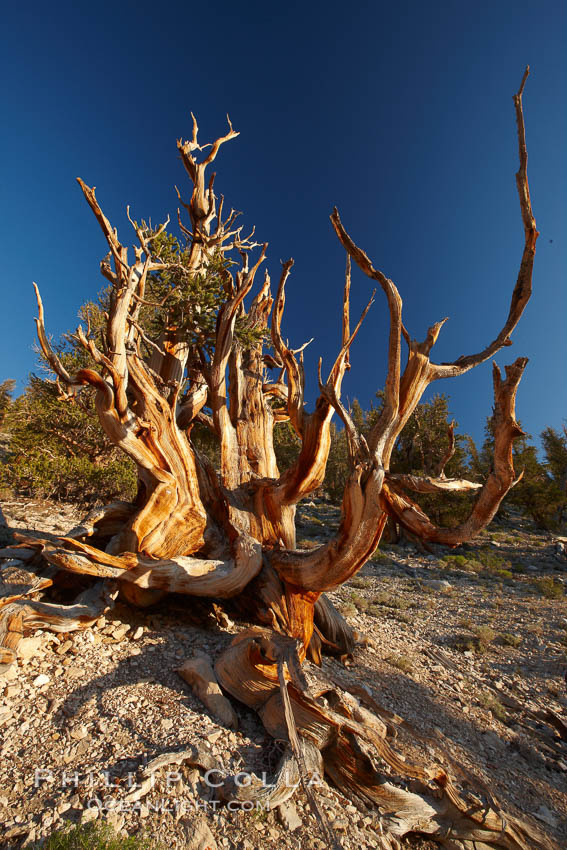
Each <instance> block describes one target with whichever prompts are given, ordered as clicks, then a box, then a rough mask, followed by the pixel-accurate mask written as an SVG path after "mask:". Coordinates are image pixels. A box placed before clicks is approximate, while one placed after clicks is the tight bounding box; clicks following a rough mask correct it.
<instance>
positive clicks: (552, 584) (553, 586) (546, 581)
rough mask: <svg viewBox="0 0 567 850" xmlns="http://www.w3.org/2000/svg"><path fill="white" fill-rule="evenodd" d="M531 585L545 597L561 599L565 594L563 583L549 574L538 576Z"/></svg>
mask: <svg viewBox="0 0 567 850" xmlns="http://www.w3.org/2000/svg"><path fill="white" fill-rule="evenodd" d="M533 585H534V587H535V588H537V590H539V592H540V593H541V595H542V596H545V598H546V599H561V597H562V596H564V595H565V588H564V587H563V584H562V583H561V582H560V581H558V580H557V579H554V578H551V576H544V577H543V578H538V579H536V580H535V581H534V582H533Z"/></svg>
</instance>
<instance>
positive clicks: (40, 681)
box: [33, 673, 51, 688]
mask: <svg viewBox="0 0 567 850" xmlns="http://www.w3.org/2000/svg"><path fill="white" fill-rule="evenodd" d="M50 681H51V679H50V678H49V676H47V675H46V674H45V673H40V674H39V676H36V677H35V679H34V680H33V686H34V687H35V688H41V687H42V686H43V685H48V684H49V683H50Z"/></svg>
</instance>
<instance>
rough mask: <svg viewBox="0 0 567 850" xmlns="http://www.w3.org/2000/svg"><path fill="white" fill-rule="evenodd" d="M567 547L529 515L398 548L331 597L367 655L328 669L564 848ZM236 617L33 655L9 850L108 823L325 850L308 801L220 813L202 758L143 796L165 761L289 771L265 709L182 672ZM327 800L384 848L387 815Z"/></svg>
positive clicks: (1, 761) (24, 658)
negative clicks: (218, 696) (230, 714)
mask: <svg viewBox="0 0 567 850" xmlns="http://www.w3.org/2000/svg"><path fill="white" fill-rule="evenodd" d="M2 507H3V511H4V514H5V516H6V519H7V521H8V524H9V525H10V526H11V527H12V528H19V529H28V530H29V529H37V530H38V531H41V532H51V533H54V534H61V533H64V532H65V531H66V530H68V529H69V528H70V527H71V526H72V525H73V524H75V523H76V521H77V520H78V519H79V518H80V514H79V512H77V510H76V509H75V508H73V507H70V506H63V505H60V504H50V503H41V502H36V501H21V500H19V501H17V500H7V501H5V502H4V503H3V505H2ZM337 520H338V510H337V509H336V508H334V507H332V506H330V505H328V504H327V503H325V502H323V501H316V502H313V503H311V504H310V505H308V506H307V507H303V506H302V507H301V508H300V509H299V512H298V538H299V545H301V546H303V547H309V546H313V545H316V543H317V542H318V541H320V540H321V539H325V537H326V536H327V535H329V534H331V533H332V530H333V528H334V526H335V525H336V523H337ZM564 543H565V541H564V540H561V539H558V538H557V537H553V536H552V535H550V534H545V533H541V532H538V531H537V530H536V529H535V528H534V527H533V526H532V525H531V523H530V522H529V521H528V520H526V519H523V518H521V517H520V516H518V515H514V516H509V517H508V518H507V519H506V520H504V521H500V522H498V523H493V524H492V526H491V527H490V528H489V529H488V530H487V531H486V532H484V533H483V534H482V535H481V537H480V538H479V539H478V541H477V542H476V543H475V544H474V545H467V546H463V547H460V548H459V549H456V550H452V551H450V550H449V549H446V548H444V547H434V551H433V552H432V553H418V552H417V551H416V549H415V548H414V547H412V546H411V545H406V546H388V545H384V546H382V547H381V548H380V549H379V550H378V551H377V552H376V554H375V557H374V558H373V559H372V561H370V562H369V563H368V564H367V565H366V566H365V567H364V568H363V569H362V571H361V572H360V573H359V574H358V575H357V576H355V578H353V579H352V580H351V581H350V582H349V583H348V584H346V585H344V586H343V587H342V588H340V590H338V591H337V592H336V593H334V594H332V595H331V598H332V599H333V601H334V602H335V604H337V605H338V607H339V608H340V609H341V610H342V611H343V613H344V614H345V616H346V617H347V619H348V620H349V622H350V623H351V624H352V625H353V626H354V627H355V628H356V630H357V631H358V632H359V633H360V635H361V636H364V638H365V642H364V643H363V644H361V645H360V646H359V648H358V649H357V651H356V655H355V658H354V660H353V662H352V663H350V664H347V666H346V667H345V666H344V665H343V664H342V663H341V662H340V661H339V660H337V659H327V660H325V662H324V672H325V674H326V675H327V676H328V677H329V678H333V677H334V678H337V677H340V678H341V679H342V680H343V681H346V682H351V683H353V684H357V685H363V686H365V687H366V688H367V689H370V691H371V693H372V695H373V697H374V698H375V699H376V700H377V702H379V703H381V704H382V705H383V706H385V707H386V708H388V709H390V710H392V711H395V712H396V713H398V714H400V715H402V716H403V717H404V718H405V719H406V720H408V721H409V722H410V723H411V724H412V725H413V726H414V727H415V728H417V729H419V730H420V732H422V733H425V734H426V735H427V736H428V737H429V739H430V741H431V744H429V743H428V744H426V745H425V749H426V750H428V755H429V757H430V758H432V757H434V756H435V755H437V757H439V758H441V759H442V760H443V761H444V762H445V764H447V765H448V767H449V769H450V770H452V771H453V772H454V773H456V774H457V775H458V776H462V775H463V773H465V774H468V775H469V777H470V776H472V777H473V778H474V780H475V781H476V782H480V783H482V782H484V783H486V784H487V785H489V786H490V789H491V791H492V793H493V794H494V796H495V798H496V799H497V800H498V801H499V802H500V804H501V805H502V807H503V808H504V809H506V810H508V811H510V812H511V813H512V814H515V815H517V816H518V815H519V816H522V817H523V818H524V819H526V820H528V821H529V820H531V821H532V822H533V823H534V824H535V825H537V826H538V828H539V829H540V830H544V832H545V833H546V834H547V835H548V836H549V847H550V848H554V847H557V848H559V847H562V846H566V844H567V796H566V793H565V792H566V791H567V726H566V725H564V724H565V723H567V688H566V683H565V672H566V670H567V655H566V650H567V609H566V603H565V598H564V596H563V588H564V583H565V582H566V581H567V558H565V555H564ZM3 563H4V567H3V571H5V570H6V569H8V567H9V566H10V564H12V566H13V562H10V561H6V560H5V561H4V562H3ZM0 578H1V574H0ZM230 616H231V615H230V612H228V617H227V616H226V614H225V613H222V612H217V615H216V616H215V614H214V612H213V611H212V609H210V608H209V607H207V605H205V604H204V603H201V602H199V601H197V600H192V599H190V600H177V599H175V598H170V599H169V600H168V602H167V604H166V603H161V604H160V605H159V606H157V607H155V608H153V609H151V610H146V611H140V610H134V609H132V608H130V607H128V606H126V605H122V604H118V605H117V606H116V607H115V608H114V609H113V610H112V611H111V612H109V613H108V614H107V616H106V617H101V618H100V619H99V620H98V622H97V623H96V625H95V626H94V627H93V628H91V629H89V630H87V631H85V632H82V633H72V634H69V635H58V636H57V635H54V634H50V633H48V632H43V633H42V632H37V633H36V634H34V635H30V636H29V637H26V638H25V639H24V640H23V641H22V642H21V643H20V647H19V659H18V666H17V667H13V668H12V669H11V670H10V671H9V672H8V674H7V675H5V676H3V677H0V730H1V739H0V740H1V744H0V747H1V750H0V757H1V758H0V823H1V824H2V827H1V829H2V832H0V846H1V847H5V848H14V850H15V849H16V848H20V847H25V846H28V847H29V846H32V845H33V843H34V842H35V841H37V840H39V839H41V838H42V837H45V836H46V835H48V834H49V833H50V832H52V831H53V830H54V829H56V828H58V827H59V826H61V824H62V823H63V822H65V821H75V822H77V821H83V822H84V821H88V820H90V819H102V818H104V819H105V820H107V821H109V822H110V823H111V824H112V826H113V827H114V828H115V829H116V830H118V831H124V832H127V833H130V834H131V833H136V832H141V833H143V834H146V835H152V836H154V838H155V841H156V844H157V842H158V841H163V842H164V844H165V845H166V846H168V847H169V848H177V847H188V848H191V850H205V848H207V847H208V848H210V850H214V848H218V850H220V848H227V850H231V848H235V849H236V848H239V850H256V848H262V850H264V848H265V847H271V846H274V847H289V848H299V847H301V848H313V850H325V848H326V844H325V841H324V839H323V836H322V834H321V833H320V831H319V828H318V825H317V822H316V820H315V819H314V817H313V813H312V812H311V810H310V806H309V803H308V802H307V799H306V797H305V795H304V793H303V792H298V793H297V795H296V796H295V798H294V801H293V803H290V804H287V805H286V806H285V807H283V809H280V810H277V811H269V812H267V811H264V810H257V811H256V810H253V811H249V812H243V811H240V810H239V811H230V810H229V809H228V808H226V807H223V808H216V807H215V806H214V804H213V800H211V799H210V791H211V789H210V788H208V787H207V786H206V784H205V782H204V780H203V775H204V774H203V770H199V769H197V767H195V766H190V765H189V766H188V765H187V764H185V765H184V766H183V767H181V768H176V767H175V765H173V766H172V767H171V766H170V767H169V768H168V769H165V768H164V769H163V770H161V771H157V772H156V774H155V776H156V783H155V785H154V787H153V788H151V790H150V791H149V792H147V793H144V794H142V795H141V796H139V797H138V799H137V800H135V799H134V798H135V797H136V791H137V790H139V788H138V786H139V784H140V782H141V781H142V779H143V769H144V766H145V765H146V764H147V763H148V761H151V760H152V759H153V758H154V757H156V756H159V755H160V754H162V753H165V752H170V751H175V750H179V749H182V748H184V747H189V746H190V745H193V746H195V747H197V748H198V749H199V751H200V753H201V754H205V756H206V758H208V759H209V761H210V763H211V764H214V765H218V766H219V769H221V770H225V771H227V772H233V773H238V772H239V771H243V772H244V773H247V772H250V771H254V772H255V773H257V774H261V773H262V771H266V772H268V773H269V772H270V771H271V770H273V768H274V766H275V764H276V763H277V760H278V756H279V754H280V752H281V749H280V747H279V745H278V744H276V742H274V741H273V740H272V739H271V738H269V737H268V736H267V735H266V734H265V732H264V730H263V727H262V726H261V724H260V722H259V720H258V718H257V716H256V715H255V714H254V713H252V712H251V711H248V710H247V709H245V708H244V707H243V706H240V705H239V706H237V707H236V708H237V713H238V716H239V723H240V726H239V730H238V731H236V732H234V731H229V730H227V729H226V728H224V727H223V726H221V725H220V724H219V723H218V722H217V721H215V720H214V718H212V717H211V716H210V715H209V714H208V713H207V712H206V710H205V709H204V708H203V706H202V705H201V703H200V702H199V701H198V700H197V699H196V697H195V696H194V695H193V693H192V691H191V689H190V688H189V687H188V686H187V685H186V684H185V683H184V682H183V681H182V679H181V678H180V676H179V675H178V673H177V672H176V670H177V668H178V667H179V666H180V665H181V664H182V662H183V661H184V660H186V659H187V658H190V657H191V656H193V655H194V654H195V653H198V652H205V653H207V654H208V655H209V656H210V657H211V658H212V659H214V658H215V657H216V656H217V655H218V654H219V652H220V651H221V650H222V649H223V648H224V647H225V646H226V645H227V644H228V643H229V642H230V640H231V639H232V637H233V635H234V634H236V633H237V632H238V631H239V630H240V629H242V628H244V627H245V625H246V624H242V623H237V622H233V621H232V619H230ZM409 754H410V756H411V751H410V753H409ZM441 754H442V755H441ZM415 756H416V757H420V758H421V759H422V760H423V756H424V752H423V751H422V752H421V753H417V752H416V753H415ZM316 791H317V795H318V798H319V800H320V802H321V804H322V806H323V809H324V810H325V812H326V814H327V815H328V817H329V820H330V821H331V823H332V824H333V826H334V829H335V831H336V833H337V835H338V837H339V839H340V841H341V843H342V845H343V847H344V848H345V850H350V848H357V850H358V848H360V850H366V848H368V850H370V848H373V847H375V846H376V831H375V830H376V829H377V828H378V827H377V822H376V821H375V820H374V819H373V817H372V813H371V812H368V811H366V810H363V809H359V808H358V807H357V806H354V805H352V804H351V802H350V801H349V800H347V799H346V798H344V797H343V796H342V794H340V793H338V792H337V791H335V790H334V789H333V788H331V787H329V786H328V785H326V784H324V785H321V786H318V787H317V789H316ZM407 844H408V847H409V846H412V847H423V848H425V847H430V846H434V845H430V844H429V843H428V842H426V841H424V840H421V839H415V840H412V841H411V842H407Z"/></svg>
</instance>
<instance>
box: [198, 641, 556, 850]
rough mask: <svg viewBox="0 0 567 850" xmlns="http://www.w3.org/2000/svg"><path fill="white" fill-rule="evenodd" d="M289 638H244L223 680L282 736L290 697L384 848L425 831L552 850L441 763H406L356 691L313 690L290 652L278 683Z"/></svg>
mask: <svg viewBox="0 0 567 850" xmlns="http://www.w3.org/2000/svg"><path fill="white" fill-rule="evenodd" d="M285 641H287V642H288V643H290V642H291V639H289V638H287V639H286V638H285V637H284V636H281V635H276V634H275V633H273V632H272V633H270V631H269V630H268V629H254V630H250V631H248V632H245V633H242V634H241V635H239V636H238V637H237V638H236V639H235V640H234V641H233V642H232V644H231V645H230V647H229V648H228V649H227V650H226V651H225V652H224V653H223V654H222V655H221V656H220V658H219V659H218V661H217V664H216V668H215V669H216V674H217V677H218V679H219V682H220V683H221V685H222V687H223V688H224V689H225V690H226V691H228V692H229V693H230V694H231V695H232V696H234V697H236V698H237V699H239V700H240V701H241V702H243V703H245V704H246V705H248V706H249V707H251V708H254V709H255V710H256V711H257V712H258V714H259V715H260V717H261V719H262V722H263V723H264V726H265V727H266V729H267V731H268V732H269V733H270V734H271V735H272V736H273V737H275V738H277V739H283V740H286V739H287V740H289V739H290V736H291V731H290V723H289V718H288V717H286V706H285V703H286V701H287V699H288V696H289V703H290V705H291V710H292V713H293V725H294V727H295V728H296V729H297V733H298V737H299V740H300V741H301V743H302V745H303V742H305V741H310V742H311V744H312V745H314V746H315V747H316V748H317V749H318V750H319V751H320V752H321V755H322V758H323V767H324V771H325V774H326V776H327V777H328V778H329V779H330V780H331V781H332V782H333V784H335V785H336V786H337V787H338V788H340V789H344V790H345V791H346V792H347V794H348V796H350V797H351V798H355V799H358V800H359V801H361V802H363V803H364V804H365V805H366V806H368V807H370V808H371V809H374V810H375V811H376V812H377V822H378V824H379V827H380V830H381V832H382V834H383V839H384V840H383V846H390V847H395V846H396V841H397V839H399V838H401V837H402V836H404V835H406V834H407V833H411V832H419V833H425V834H427V835H429V836H430V837H431V838H433V839H435V840H437V841H439V842H441V843H444V844H446V846H450V847H453V848H460V847H468V846H479V845H480V846H483V847H487V848H507V850H536V848H541V850H544V848H549V846H550V845H549V841H548V840H547V838H545V837H543V836H541V835H540V834H539V833H538V832H537V831H536V830H534V829H533V828H532V827H530V826H528V825H526V824H524V823H521V822H520V821H517V820H515V819H513V818H511V817H509V816H508V815H506V816H504V814H503V813H502V812H500V811H499V810H498V808H497V806H496V804H495V803H494V801H493V800H492V799H486V798H485V795H483V793H482V792H481V791H479V792H478V793H477V794H476V795H475V797H468V796H467V794H466V792H465V791H464V790H463V789H461V788H460V787H458V786H457V785H456V783H455V782H454V781H453V779H452V778H451V777H450V776H449V775H448V774H447V772H446V771H445V770H444V769H443V768H442V767H440V766H439V765H435V764H433V765H429V766H422V765H418V764H411V763H410V762H407V761H406V760H405V759H404V758H403V756H401V755H400V754H399V753H398V752H396V751H395V750H394V749H393V748H392V746H391V744H390V741H391V739H392V734H391V726H390V724H388V723H385V722H383V721H382V720H381V719H379V718H378V717H376V716H375V715H374V714H371V713H370V711H368V710H367V709H365V708H364V707H362V706H361V705H359V703H358V702H357V700H356V699H355V698H354V697H353V696H352V695H351V694H348V693H347V692H345V691H343V690H342V689H339V688H337V687H334V686H333V685H331V684H330V683H328V682H324V681H321V680H318V681H317V682H316V685H315V686H312V690H310V689H309V688H308V687H307V685H306V683H305V680H303V682H302V681H301V680H302V679H303V676H302V674H301V673H299V675H298V672H297V670H294V669H293V667H294V664H293V663H290V657H289V655H288V656H287V657H286V659H285V665H284V666H283V671H284V675H283V676H282V677H281V678H280V679H279V678H278V665H280V672H281V667H282V665H281V664H280V662H281V654H282V647H284V644H285ZM288 651H289V648H288V649H285V648H284V649H283V652H284V653H285V652H288ZM299 660H300V659H299V656H297V655H296V661H297V662H299ZM282 682H284V685H283V686H281V684H282ZM283 687H285V688H286V689H287V694H284V690H283ZM385 714H386V715H387V713H385ZM406 728H407V727H406ZM478 797H480V798H482V799H483V802H482V803H480V802H479V799H478ZM467 842H479V845H473V844H472V843H471V844H470V845H469V844H467Z"/></svg>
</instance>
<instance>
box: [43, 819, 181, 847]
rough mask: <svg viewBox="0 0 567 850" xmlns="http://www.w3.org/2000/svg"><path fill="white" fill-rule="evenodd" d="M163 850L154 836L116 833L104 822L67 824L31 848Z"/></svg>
mask: <svg viewBox="0 0 567 850" xmlns="http://www.w3.org/2000/svg"><path fill="white" fill-rule="evenodd" d="M40 847H41V848H42V850H160V848H161V850H165V848H164V846H163V845H162V844H161V843H160V842H157V841H156V840H155V839H154V838H142V837H140V836H136V835H130V836H128V837H126V838H124V837H122V836H121V835H117V834H116V833H115V832H114V830H113V829H112V827H110V826H109V825H108V824H105V823H88V824H84V825H78V826H73V825H68V826H66V827H64V828H63V829H58V830H56V832H52V833H51V835H50V836H49V837H48V838H47V839H46V841H45V843H43V844H41V845H40V844H34V845H33V850H39V848H40Z"/></svg>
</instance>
